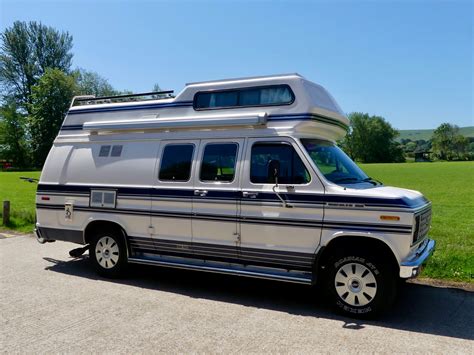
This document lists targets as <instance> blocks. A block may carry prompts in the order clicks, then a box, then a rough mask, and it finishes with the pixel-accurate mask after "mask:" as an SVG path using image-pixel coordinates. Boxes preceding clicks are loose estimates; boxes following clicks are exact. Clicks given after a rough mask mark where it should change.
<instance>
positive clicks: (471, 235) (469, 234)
mask: <svg viewBox="0 0 474 355" xmlns="http://www.w3.org/2000/svg"><path fill="white" fill-rule="evenodd" d="M361 167H362V169H364V171H365V172H366V173H367V174H368V175H369V176H371V177H373V178H375V179H378V180H380V181H382V182H383V183H384V184H385V185H391V186H398V187H405V188H408V189H413V190H418V191H421V192H422V193H423V194H424V195H425V196H426V197H427V198H428V199H430V201H431V202H432V204H433V218H432V222H431V225H432V229H431V231H430V236H431V237H432V238H434V239H436V242H437V243H438V244H437V250H436V252H435V254H434V255H433V257H432V258H431V260H430V262H429V263H428V265H427V267H426V269H425V270H424V272H423V275H424V276H428V277H433V278H442V279H451V280H457V281H466V282H474V162H442V163H441V162H440V163H414V164H403V163H402V164H365V165H361ZM471 274H472V277H471Z"/></svg>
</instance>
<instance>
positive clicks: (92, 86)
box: [74, 69, 120, 97]
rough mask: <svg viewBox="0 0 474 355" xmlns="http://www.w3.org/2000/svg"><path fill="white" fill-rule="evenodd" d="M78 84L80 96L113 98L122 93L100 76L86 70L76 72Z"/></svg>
mask: <svg viewBox="0 0 474 355" xmlns="http://www.w3.org/2000/svg"><path fill="white" fill-rule="evenodd" d="M74 76H75V77H76V82H77V94H78V95H94V96H95V97H100V96H113V95H119V94H120V92H119V91H117V90H115V89H114V88H113V87H112V85H110V83H109V82H108V81H107V79H105V78H103V77H102V76H100V75H99V74H97V73H96V72H93V71H87V70H85V69H78V70H76V71H75V72H74Z"/></svg>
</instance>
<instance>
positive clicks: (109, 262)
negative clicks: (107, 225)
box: [95, 237, 119, 269]
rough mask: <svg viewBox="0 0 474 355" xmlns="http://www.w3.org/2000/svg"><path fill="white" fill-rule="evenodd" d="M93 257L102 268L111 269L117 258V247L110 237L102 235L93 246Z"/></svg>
mask: <svg viewBox="0 0 474 355" xmlns="http://www.w3.org/2000/svg"><path fill="white" fill-rule="evenodd" d="M95 257H96V259H97V262H98V263H99V265H100V266H102V267H103V268H104V269H111V268H113V267H114V266H115V264H117V262H118V260H119V247H118V245H117V243H116V242H115V240H113V239H112V238H111V237H102V238H100V239H99V241H98V242H97V245H96V246H95Z"/></svg>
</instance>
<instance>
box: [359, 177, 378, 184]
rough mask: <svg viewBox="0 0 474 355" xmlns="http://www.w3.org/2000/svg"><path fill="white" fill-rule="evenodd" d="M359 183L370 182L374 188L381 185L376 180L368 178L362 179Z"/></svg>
mask: <svg viewBox="0 0 474 355" xmlns="http://www.w3.org/2000/svg"><path fill="white" fill-rule="evenodd" d="M361 181H364V182H370V183H371V184H374V185H375V186H377V185H383V182H381V181H379V180H377V179H374V178H371V177H370V176H369V177H367V178H365V179H362V180H361Z"/></svg>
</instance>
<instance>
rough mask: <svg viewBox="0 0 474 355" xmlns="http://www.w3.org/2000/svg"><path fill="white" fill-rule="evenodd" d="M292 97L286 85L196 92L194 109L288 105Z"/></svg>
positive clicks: (292, 99)
mask: <svg viewBox="0 0 474 355" xmlns="http://www.w3.org/2000/svg"><path fill="white" fill-rule="evenodd" d="M294 99H295V97H294V94H293V92H292V91H291V89H290V87H289V86H288V85H272V86H266V87H253V88H242V89H235V90H223V91H212V92H198V93H196V94H195V95H194V109H196V110H206V109H217V108H233V107H245V106H272V105H289V104H291V103H292V102H293V101H294Z"/></svg>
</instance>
